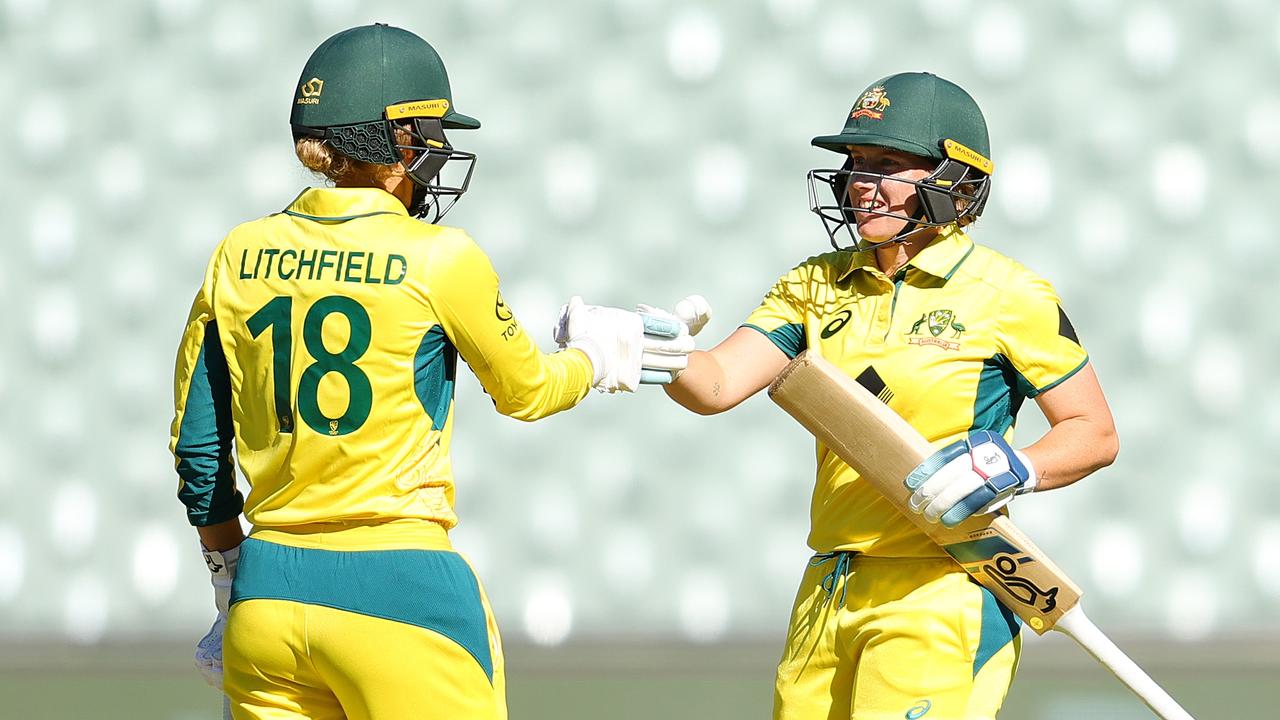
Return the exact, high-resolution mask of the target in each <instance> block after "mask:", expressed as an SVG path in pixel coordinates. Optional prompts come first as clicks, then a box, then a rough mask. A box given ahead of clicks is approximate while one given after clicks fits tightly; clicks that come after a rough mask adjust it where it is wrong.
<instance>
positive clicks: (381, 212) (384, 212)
mask: <svg viewBox="0 0 1280 720" xmlns="http://www.w3.org/2000/svg"><path fill="white" fill-rule="evenodd" d="M281 212H283V213H284V214H285V215H289V216H290V217H296V218H302V219H303V220H314V221H315V222H322V223H324V222H334V223H340V222H346V221H348V220H358V219H360V218H367V217H373V216H374V215H397V214H398V213H393V212H391V211H389V210H378V211H377V212H367V213H360V214H359V215H337V216H334V217H324V216H321V215H308V214H306V213H300V212H298V211H296V210H282V211H281Z"/></svg>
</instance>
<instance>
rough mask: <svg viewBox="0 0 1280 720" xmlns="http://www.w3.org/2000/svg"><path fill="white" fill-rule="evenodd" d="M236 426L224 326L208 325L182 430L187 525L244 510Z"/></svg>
mask: <svg viewBox="0 0 1280 720" xmlns="http://www.w3.org/2000/svg"><path fill="white" fill-rule="evenodd" d="M234 441H235V428H234V427H233V426H232V423H231V375H230V373H229V372H228V370H227V358H226V356H225V355H223V353H222V343H221V341H220V340H219V339H218V324H217V322H210V323H208V324H207V325H205V327H204V341H203V342H201V343H200V353H199V355H197V356H196V363H195V366H194V367H193V368H192V369H191V384H190V385H188V386H187V399H186V402H185V404H184V410H183V413H182V424H181V425H180V426H178V442H177V443H175V445H174V448H173V454H174V455H175V456H176V457H177V461H178V463H177V465H178V477H181V478H182V486H181V487H179V488H178V499H179V500H181V501H182V504H183V505H186V506H187V521H188V522H190V523H191V524H192V525H195V526H205V525H216V524H218V523H220V522H223V521H225V520H230V519H231V518H234V517H236V516H237V515H239V514H240V511H241V510H243V509H244V496H243V495H241V494H240V491H239V490H238V489H236V471H235V466H234V465H232V462H231V448H232V444H233V443H234Z"/></svg>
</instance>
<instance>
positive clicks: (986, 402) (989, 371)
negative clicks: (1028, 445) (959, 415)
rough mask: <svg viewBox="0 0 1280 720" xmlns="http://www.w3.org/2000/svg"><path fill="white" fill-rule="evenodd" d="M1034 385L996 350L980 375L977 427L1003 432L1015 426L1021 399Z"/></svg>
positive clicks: (975, 407) (975, 413)
mask: <svg viewBox="0 0 1280 720" xmlns="http://www.w3.org/2000/svg"><path fill="white" fill-rule="evenodd" d="M1034 392H1035V388H1033V387H1032V386H1031V383H1029V382H1027V379H1026V378H1024V377H1022V373H1019V372H1018V371H1017V370H1016V369H1015V368H1014V367H1013V363H1012V362H1010V361H1009V358H1007V357H1005V356H1004V355H1000V354H996V355H993V356H991V357H989V358H987V359H986V360H984V361H983V362H982V373H981V374H980V375H979V376H978V388H977V391H976V392H975V393H974V396H973V426H972V427H970V428H969V430H970V431H974V430H990V431H992V432H995V433H1000V434H1001V435H1003V434H1004V432H1005V431H1006V430H1008V429H1009V428H1011V427H1013V424H1014V422H1015V421H1016V420H1017V418H1018V410H1020V409H1022V401H1023V400H1025V399H1026V398H1028V397H1030V396H1031V395H1032V394H1033V393H1034Z"/></svg>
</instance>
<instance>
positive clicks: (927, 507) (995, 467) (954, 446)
mask: <svg viewBox="0 0 1280 720" xmlns="http://www.w3.org/2000/svg"><path fill="white" fill-rule="evenodd" d="M903 484H905V485H906V486H907V488H908V489H909V490H912V491H913V492H912V495H911V498H910V499H909V501H908V502H909V504H910V506H911V509H912V510H914V511H916V512H918V513H921V514H922V515H924V517H925V519H926V520H928V521H929V522H941V523H942V524H943V525H945V526H947V527H955V526H956V525H959V524H960V523H962V522H964V521H965V520H966V519H967V518H969V517H970V516H972V515H976V514H982V513H989V512H994V511H996V510H998V509H1000V508H1001V507H1004V505H1005V504H1007V503H1008V502H1009V501H1010V500H1012V499H1013V497H1014V496H1015V495H1020V494H1023V493H1028V492H1031V491H1032V490H1034V489H1035V486H1036V474H1035V470H1034V468H1032V466H1031V461H1030V459H1028V458H1027V456H1026V454H1024V453H1022V452H1021V451H1019V450H1014V449H1013V448H1012V447H1010V446H1009V443H1008V442H1006V441H1005V439H1004V438H1003V437H1002V436H1000V435H998V434H996V433H993V432H991V431H990V430H979V431H977V432H973V433H970V434H969V436H968V437H967V438H965V439H963V440H957V441H955V442H953V443H951V444H950V445H947V446H946V447H944V448H942V449H941V450H938V451H937V452H935V453H934V454H933V455H931V456H929V457H928V458H927V459H925V461H924V462H922V463H920V465H918V466H917V467H916V469H915V470H912V471H911V473H910V474H909V475H907V478H906V480H904V481H903Z"/></svg>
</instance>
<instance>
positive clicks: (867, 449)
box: [769, 352, 1081, 634]
mask: <svg viewBox="0 0 1280 720" xmlns="http://www.w3.org/2000/svg"><path fill="white" fill-rule="evenodd" d="M860 383H864V384H865V385H867V386H870V388H871V389H868V387H865V386H864V384H860ZM872 390H876V392H877V393H878V394H879V396H877V394H875V393H873V392H872ZM886 392H887V391H886V390H885V389H884V384H883V382H882V381H879V376H878V375H876V374H875V371H874V369H869V371H868V372H864V373H863V374H862V375H860V376H859V379H858V380H855V379H854V378H852V377H850V376H849V375H848V374H847V373H845V372H844V371H842V370H840V369H839V368H837V367H835V366H834V365H832V364H831V363H829V362H827V361H826V360H824V359H822V358H821V357H818V356H816V355H810V354H809V353H807V352H805V353H801V354H800V356H799V357H797V358H796V359H795V360H794V361H793V362H792V363H791V364H790V365H788V366H787V368H786V369H785V370H783V371H782V373H781V374H780V375H779V376H778V378H777V379H776V380H774V382H773V384H772V385H771V386H770V387H769V396H770V397H771V398H773V401H774V402H776V403H777V404H778V405H780V406H781V407H782V409H784V410H786V411H787V413H788V414H790V415H791V416H792V417H794V418H795V419H796V420H798V421H799V422H800V424H801V425H803V426H804V427H805V428H806V429H808V430H809V432H811V433H813V435H814V436H815V437H817V438H818V440H819V441H820V442H821V443H822V444H823V445H826V446H827V447H828V448H830V449H831V451H832V452H834V453H835V454H836V455H837V456H839V457H840V459H842V460H844V461H845V462H846V463H848V465H849V467H851V468H853V469H854V470H855V471H857V473H858V475H859V476H861V478H862V479H863V480H865V481H866V482H869V483H871V484H872V485H874V486H875V487H876V489H878V490H879V491H880V493H881V494H882V495H884V497H885V499H886V500H888V501H889V503H890V504H892V505H893V507H894V508H895V509H897V510H898V511H899V512H900V513H902V515H903V516H905V517H906V518H908V519H909V520H911V521H912V522H913V523H915V524H916V526H917V527H919V528H920V530H922V531H923V532H924V533H925V534H926V535H928V536H929V537H930V539H932V540H933V541H934V542H936V543H937V544H938V545H939V546H941V547H942V549H943V550H945V551H946V552H947V554H948V555H950V556H951V557H952V558H954V559H955V561H956V562H957V563H959V564H960V566H961V567H963V568H964V569H965V571H966V572H968V573H969V574H970V575H972V576H973V578H974V579H975V580H977V581H978V582H979V583H980V584H981V585H982V586H983V587H985V588H987V589H988V590H990V591H991V592H992V593H993V594H994V595H995V596H996V598H997V599H998V600H1000V602H1001V603H1003V604H1004V606H1005V607H1007V608H1009V609H1010V610H1012V611H1013V612H1014V613H1016V614H1017V615H1018V617H1020V618H1022V620H1023V622H1025V623H1026V624H1027V625H1028V626H1030V627H1031V629H1032V630H1034V631H1035V632H1037V633H1040V634H1044V633H1045V632H1047V631H1049V630H1050V629H1052V628H1053V626H1054V625H1055V624H1056V623H1057V622H1058V619H1059V618H1061V617H1062V616H1063V614H1065V613H1066V612H1067V611H1069V610H1070V609H1071V608H1073V607H1075V606H1076V604H1077V603H1079V601H1080V595H1081V591H1080V588H1079V587H1078V586H1076V584H1075V583H1073V582H1072V581H1071V579H1070V578H1069V577H1067V575H1066V574H1065V573H1063V572H1062V570H1060V569H1059V568H1058V566H1057V565H1055V564H1054V563H1053V562H1052V561H1051V560H1050V559H1049V558H1048V556H1046V555H1045V554H1044V552H1042V551H1041V550H1040V548H1038V547H1036V546H1035V544H1034V543H1032V542H1031V540H1030V539H1029V538H1028V537H1027V536H1026V535H1024V534H1023V533H1022V532H1021V531H1020V530H1018V528H1017V527H1016V526H1015V525H1014V524H1013V523H1012V522H1011V521H1010V520H1009V519H1008V518H1007V517H1004V516H1003V515H980V516H974V517H971V518H969V519H968V520H966V521H965V522H963V523H961V524H960V525H958V526H956V527H954V528H948V527H945V526H943V525H940V524H937V523H931V522H929V521H928V520H925V519H924V517H923V516H921V515H919V514H918V513H916V512H914V511H912V510H911V508H910V507H909V506H908V504H907V501H908V498H909V497H910V496H911V491H910V490H908V489H907V487H906V485H904V484H903V480H904V479H905V478H906V477H907V475H908V474H909V473H910V472H911V471H912V470H914V469H915V467H916V466H917V465H919V464H920V462H921V461H923V460H924V459H925V458H927V457H929V456H930V455H931V454H933V450H934V448H933V447H932V446H930V444H929V442H928V441H927V440H925V439H924V437H923V436H921V435H920V433H919V432H918V431H917V430H916V429H915V428H913V427H911V425H909V424H908V423H907V421H906V420H903V419H902V417H900V416H899V415H898V414H897V413H896V412H894V411H893V409H891V408H890V407H889V406H888V405H886V404H885V403H884V401H883V400H882V399H881V398H883V397H886Z"/></svg>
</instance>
